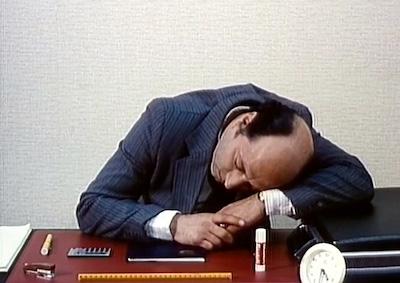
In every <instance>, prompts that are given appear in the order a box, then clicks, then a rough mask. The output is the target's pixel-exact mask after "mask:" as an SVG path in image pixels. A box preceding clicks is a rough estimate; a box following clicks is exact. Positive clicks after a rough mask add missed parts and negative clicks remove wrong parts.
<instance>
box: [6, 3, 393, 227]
mask: <svg viewBox="0 0 400 283" xmlns="http://www.w3.org/2000/svg"><path fill="white" fill-rule="evenodd" d="M327 2H328V1H275V3H272V1H244V0H241V1H229V0H224V1H211V0H209V1H179V0H169V1H164V0H153V1H112V0H97V1H76V0H75V1H52V0H49V1H30V0H26V1H22V0H9V1H7V0H0V3H1V12H0V13H1V21H0V24H1V33H0V45H1V90H0V91H1V98H0V107H1V108H0V111H1V113H0V118H1V120H0V133H1V136H0V139H1V140H0V154H1V155H0V157H1V163H0V166H1V167H0V189H1V194H0V205H1V208H0V213H1V217H0V224H3V225H4V224H8V225H11V224H22V223H25V222H31V223H32V225H33V226H34V227H36V228H38V227H76V221H75V216H74V210H75V205H76V203H77V199H78V196H79V194H80V192H81V191H82V190H84V189H85V187H86V186H87V184H88V183H89V182H90V181H91V180H92V179H93V178H94V177H95V175H96V173H97V172H98V170H99V169H100V168H101V167H102V165H103V164H104V162H105V161H106V160H107V159H108V157H110V156H111V154H112V153H113V151H114V150H115V148H116V146H117V143H118V141H119V140H120V139H121V138H122V137H124V135H125V133H126V132H127V131H128V130H129V128H130V127H131V125H132V123H133V122H134V121H135V120H136V119H137V118H138V115H139V114H140V113H141V112H142V111H143V109H144V107H145V105H146V104H147V102H148V101H149V100H150V99H151V98H153V97H157V96H165V95H175V94H178V93H181V92H185V91H188V90H193V89H198V88H213V87H221V86H224V85H230V84H237V83H244V82H253V83H256V84H257V85H259V86H261V87H263V88H266V89H269V90H272V91H275V92H277V93H279V94H281V95H284V96H287V97H290V98H292V99H294V100H299V101H301V102H303V103H305V104H307V105H309V106H310V107H311V109H312V110H313V112H314V115H315V116H316V117H315V120H316V124H317V127H318V128H319V129H320V130H322V132H323V133H324V134H325V135H326V136H327V137H329V138H330V139H332V140H333V141H335V142H336V143H338V144H340V145H341V146H343V147H344V148H345V149H347V150H349V151H351V152H353V153H355V154H357V155H358V156H360V158H361V159H362V160H363V162H364V163H365V164H366V165H367V167H368V168H369V170H370V172H371V173H372V174H373V176H374V179H375V184H376V185H377V186H400V174H399V172H400V163H399V158H400V147H399V146H398V143H399V140H400V130H399V128H400V127H399V122H400V110H399V108H400V107H399V106H400V98H399V95H400V93H399V90H400V55H399V50H400V32H399V27H400V17H399V15H400V2H399V1H397V0H393V1H378V0H376V1H334V2H332V3H333V4H332V5H329V4H328V3H327Z"/></svg>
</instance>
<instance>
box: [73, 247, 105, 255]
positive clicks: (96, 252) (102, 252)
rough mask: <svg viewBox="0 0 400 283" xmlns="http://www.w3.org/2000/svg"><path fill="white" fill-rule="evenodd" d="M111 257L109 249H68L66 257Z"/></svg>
mask: <svg viewBox="0 0 400 283" xmlns="http://www.w3.org/2000/svg"><path fill="white" fill-rule="evenodd" d="M110 255H111V248H98V247H97V248H95V247H92V248H70V249H69V251H68V254H67V256H68V257H108V256H110Z"/></svg>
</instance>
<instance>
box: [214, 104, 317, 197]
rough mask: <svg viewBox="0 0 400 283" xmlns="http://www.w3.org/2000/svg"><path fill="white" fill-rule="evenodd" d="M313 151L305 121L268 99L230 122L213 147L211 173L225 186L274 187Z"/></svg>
mask: <svg viewBox="0 0 400 283" xmlns="http://www.w3.org/2000/svg"><path fill="white" fill-rule="evenodd" d="M313 152H314V147H313V140H312V136H311V131H310V129H309V127H308V125H307V124H306V122H305V121H304V120H303V119H302V118H301V117H300V116H298V115H296V113H295V112H294V111H293V110H291V109H290V108H288V107H286V106H284V105H282V104H280V103H277V102H273V103H271V102H268V103H265V104H262V105H260V106H256V107H252V108H250V109H249V112H245V113H242V114H239V115H238V116H237V117H235V118H234V119H233V120H232V121H231V122H229V124H228V125H227V126H226V128H225V130H224V131H223V133H222V135H221V138H220V140H219V141H218V143H217V145H216V147H215V150H214V154H213V158H212V162H211V173H212V175H213V177H214V178H215V179H216V180H217V181H218V182H221V183H224V185H225V187H226V188H227V189H238V190H253V191H261V190H265V189H271V188H276V187H280V186H283V185H285V184H288V183H289V182H291V181H292V180H293V179H294V178H295V177H296V176H297V175H298V174H299V173H300V171H301V170H302V169H303V168H304V166H305V165H306V164H307V162H308V161H309V160H310V158H311V156H312V155H313Z"/></svg>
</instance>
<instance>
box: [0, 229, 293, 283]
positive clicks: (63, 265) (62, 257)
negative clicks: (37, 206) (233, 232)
mask: <svg viewBox="0 0 400 283" xmlns="http://www.w3.org/2000/svg"><path fill="white" fill-rule="evenodd" d="M47 233H52V234H53V249H52V250H51V252H50V255H49V256H42V255H41V254H40V247H41V245H42V243H43V241H44V239H45V237H46V234H47ZM288 233H289V231H288V230H277V231H273V232H272V233H271V241H270V244H269V247H268V250H267V271H266V272H265V273H264V272H259V273H255V272H254V257H253V255H252V253H251V252H250V251H248V250H246V249H243V248H240V249H232V250H224V251H213V252H210V253H209V254H208V255H207V258H206V262H205V263H128V262H127V261H126V252H127V242H124V241H117V240H109V239H104V238H100V237H94V236H89V235H84V234H81V233H80V232H79V231H77V230H37V231H34V232H33V234H32V235H31V237H30V239H29V241H28V243H27V244H26V246H25V248H24V250H23V251H22V253H21V255H20V256H19V258H18V261H17V262H16V264H15V265H14V268H13V269H12V270H11V272H10V274H9V276H8V278H7V281H6V282H7V283H14V282H18V283H19V282H39V280H40V279H37V278H35V277H34V276H29V275H25V274H24V272H23V264H24V263H25V262H29V263H32V262H49V263H55V264H56V275H55V277H54V278H53V279H52V280H51V281H46V282H51V283H62V282H68V283H71V282H78V279H77V278H78V273H90V272H97V273H100V272H109V273H112V272H232V276H233V279H232V282H299V278H298V264H297V262H296V261H295V259H294V258H293V257H292V256H291V255H290V254H289V252H288V250H287V248H286V237H287V235H288ZM71 247H111V248H112V256H111V257H108V258H68V257H67V252H68V250H69V249H70V248H71ZM43 281H45V280H40V282H43ZM98 282H100V281H98ZM164 282H166V281H165V280H164ZM168 282H172V281H171V280H168ZM179 282H184V281H182V280H179ZM199 282H209V281H208V280H199ZM213 282H215V281H213ZM220 282H229V281H227V280H220Z"/></svg>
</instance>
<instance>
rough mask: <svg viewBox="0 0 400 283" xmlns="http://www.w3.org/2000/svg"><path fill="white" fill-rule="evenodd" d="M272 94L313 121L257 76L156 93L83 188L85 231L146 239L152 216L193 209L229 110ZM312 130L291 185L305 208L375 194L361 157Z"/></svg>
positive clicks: (303, 211)
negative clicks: (309, 152) (309, 147)
mask: <svg viewBox="0 0 400 283" xmlns="http://www.w3.org/2000/svg"><path fill="white" fill-rule="evenodd" d="M271 100H278V101H279V102H281V103H283V104H285V105H287V106H288V107H290V108H292V109H293V110H295V111H296V112H297V113H298V115H300V116H301V117H302V118H303V119H304V120H305V121H306V122H307V124H308V125H309V126H310V127H312V119H311V114H310V112H309V111H308V109H307V108H306V107H305V106H303V105H301V104H299V103H296V102H293V101H290V100H288V99H285V98H283V97H279V96H277V95H275V94H273V93H270V92H267V91H265V90H262V89H260V88H258V87H256V86H254V85H250V84H249V85H239V86H233V87H227V88H222V89H217V90H202V91H195V92H191V93H186V94H183V95H179V96H176V97H172V98H159V99H155V100H154V101H152V102H151V103H150V104H149V105H148V107H147V109H146V111H145V112H144V113H143V114H142V116H141V118H140V119H139V120H138V121H137V123H136V124H135V125H134V126H133V128H132V129H131V130H130V132H129V133H128V135H127V136H126V138H125V139H124V140H123V141H121V142H120V144H119V147H118V149H117V151H116V152H115V153H114V155H113V156H112V157H111V158H110V160H109V161H108V162H107V163H106V165H105V166H104V168H103V169H102V170H101V171H100V173H99V174H98V176H97V177H96V178H95V180H93V182H92V183H91V184H90V185H89V187H88V189H87V190H86V191H85V192H84V193H82V195H81V198H80V202H79V204H78V207H77V218H78V223H79V225H80V228H81V229H82V231H83V232H86V233H94V234H98V235H103V236H106V237H119V238H125V239H136V240H146V234H145V231H144V225H145V223H146V221H148V220H149V219H151V218H152V217H154V216H155V215H157V214H158V213H159V212H161V211H162V210H164V209H177V210H180V211H182V212H183V213H190V212H191V211H192V210H193V208H194V206H195V204H196V199H197V196H198V195H199V193H200V190H201V188H202V185H203V181H204V180H205V178H206V176H207V172H208V171H207V170H209V165H210V162H211V157H212V152H213V150H214V147H215V145H216V142H217V134H218V131H219V130H220V128H221V124H222V122H223V120H224V118H225V116H226V114H227V113H228V112H229V110H230V109H232V108H233V107H235V106H238V105H248V104H253V103H260V102H264V101H271ZM312 132H313V138H314V144H315V157H314V159H313V161H312V164H311V166H310V168H309V170H307V172H305V173H304V174H303V176H301V178H299V180H298V181H297V182H296V183H295V184H293V185H291V186H290V187H288V188H287V189H285V190H284V193H285V194H286V195H287V197H288V198H289V199H290V200H291V201H292V203H293V205H294V207H295V209H296V211H297V213H298V216H299V217H301V216H304V215H307V214H309V213H310V212H315V211H318V210H320V209H323V208H325V207H331V206H332V205H335V204H338V203H348V202H352V201H357V200H362V199H370V198H371V197H372V194H373V188H372V182H371V178H370V176H369V175H368V173H367V172H366V170H365V168H364V167H363V165H362V164H361V163H360V162H359V161H358V159H357V158H355V157H354V156H351V155H349V154H347V153H346V152H344V151H343V150H341V149H339V148H338V147H337V146H335V145H333V144H332V143H331V142H329V141H328V140H326V139H324V138H323V137H321V136H320V135H319V134H318V133H316V132H315V131H314V130H312Z"/></svg>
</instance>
